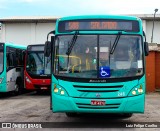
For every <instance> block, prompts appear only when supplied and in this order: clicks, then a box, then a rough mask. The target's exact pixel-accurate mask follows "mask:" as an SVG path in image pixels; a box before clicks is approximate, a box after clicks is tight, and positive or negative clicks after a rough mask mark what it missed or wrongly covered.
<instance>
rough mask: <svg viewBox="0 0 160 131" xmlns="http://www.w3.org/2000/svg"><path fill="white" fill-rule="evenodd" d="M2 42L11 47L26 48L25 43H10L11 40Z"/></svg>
mask: <svg viewBox="0 0 160 131" xmlns="http://www.w3.org/2000/svg"><path fill="white" fill-rule="evenodd" d="M4 44H5V46H10V47H13V48H20V49H26V48H27V46H25V45H20V44H15V43H11V42H6V43H4Z"/></svg>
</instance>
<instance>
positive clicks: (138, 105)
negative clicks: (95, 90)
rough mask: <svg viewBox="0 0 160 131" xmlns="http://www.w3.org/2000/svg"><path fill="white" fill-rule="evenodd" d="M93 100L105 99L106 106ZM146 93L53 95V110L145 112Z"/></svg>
mask: <svg viewBox="0 0 160 131" xmlns="http://www.w3.org/2000/svg"><path fill="white" fill-rule="evenodd" d="M92 100H97V101H105V103H106V104H105V105H104V106H95V105H91V101H92ZM144 102H145V95H144V94H142V95H138V96H133V97H125V98H114V99H86V98H72V97H66V96H61V95H57V94H53V95H52V111H53V112H77V113H144V106H145V103H144Z"/></svg>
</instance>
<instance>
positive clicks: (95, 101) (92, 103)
mask: <svg viewBox="0 0 160 131" xmlns="http://www.w3.org/2000/svg"><path fill="white" fill-rule="evenodd" d="M105 104H106V102H105V101H97V100H92V101H91V105H95V106H105Z"/></svg>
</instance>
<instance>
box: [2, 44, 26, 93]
mask: <svg viewBox="0 0 160 131" xmlns="http://www.w3.org/2000/svg"><path fill="white" fill-rule="evenodd" d="M25 50H26V46H22V45H18V44H17V45H16V44H14V43H0V92H1V93H2V92H13V93H14V94H16V95H18V94H20V93H21V91H22V90H23V88H24V85H23V83H24V80H23V79H24V76H23V74H24V73H23V72H24V70H23V66H24V61H23V56H24V51H25Z"/></svg>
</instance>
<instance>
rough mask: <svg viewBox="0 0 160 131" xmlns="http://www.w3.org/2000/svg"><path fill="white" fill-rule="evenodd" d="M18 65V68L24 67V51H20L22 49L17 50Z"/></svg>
mask: <svg viewBox="0 0 160 131" xmlns="http://www.w3.org/2000/svg"><path fill="white" fill-rule="evenodd" d="M16 63H17V65H18V66H20V65H24V64H23V50H20V49H17V50H16Z"/></svg>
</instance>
